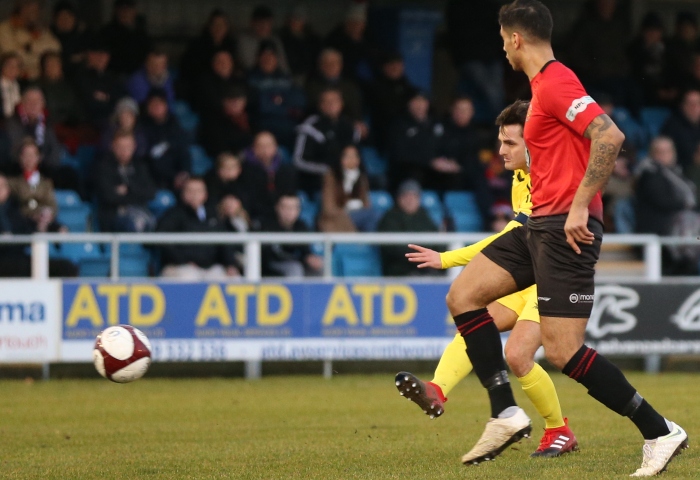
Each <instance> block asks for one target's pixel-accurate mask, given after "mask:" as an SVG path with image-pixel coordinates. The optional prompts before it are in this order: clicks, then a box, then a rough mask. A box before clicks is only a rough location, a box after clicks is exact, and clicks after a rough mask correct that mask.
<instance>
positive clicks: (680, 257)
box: [635, 136, 700, 274]
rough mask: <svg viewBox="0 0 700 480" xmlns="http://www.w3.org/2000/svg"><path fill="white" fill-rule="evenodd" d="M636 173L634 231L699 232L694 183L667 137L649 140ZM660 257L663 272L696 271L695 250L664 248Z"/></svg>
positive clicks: (657, 232)
mask: <svg viewBox="0 0 700 480" xmlns="http://www.w3.org/2000/svg"><path fill="white" fill-rule="evenodd" d="M637 176H638V178H637V184H636V185H637V186H636V192H635V193H636V196H637V214H636V223H637V225H636V229H637V232H638V233H654V234H656V235H662V236H664V235H685V234H687V233H691V232H688V231H687V230H688V229H689V228H690V229H691V230H692V233H691V234H692V235H694V236H697V235H698V234H699V233H700V221H698V214H697V212H695V211H693V210H694V209H695V208H696V207H697V201H696V193H695V186H694V185H693V184H692V182H691V181H690V180H688V179H687V178H686V177H685V176H684V175H683V173H682V171H681V169H680V167H679V166H678V164H677V161H676V151H675V149H674V145H673V140H672V139H671V138H669V137H664V136H660V137H657V138H655V139H654V140H653V141H652V142H651V147H650V150H649V158H646V159H644V160H643V161H642V162H641V163H640V165H639V169H638V171H637ZM688 254H690V255H688ZM690 256H692V260H693V261H689V260H691V258H690ZM663 258H664V270H665V272H664V273H666V274H696V273H697V268H698V265H697V260H698V259H697V251H693V250H691V251H688V250H687V249H682V248H677V247H676V248H668V247H667V248H664V250H663Z"/></svg>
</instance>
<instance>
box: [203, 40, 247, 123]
mask: <svg viewBox="0 0 700 480" xmlns="http://www.w3.org/2000/svg"><path fill="white" fill-rule="evenodd" d="M235 67H236V64H235V62H234V61H233V57H232V56H231V54H230V53H229V52H228V51H226V50H219V51H218V52H216V53H215V54H214V55H213V56H212V60H211V65H210V66H208V68H207V69H204V70H203V72H204V73H202V74H201V76H200V77H199V81H198V82H197V84H196V86H195V87H196V88H195V89H194V90H193V91H192V97H193V101H194V103H193V105H192V106H193V108H194V109H195V110H197V111H198V112H199V114H200V115H201V116H203V117H213V116H216V115H217V114H218V113H219V111H220V110H221V101H222V100H223V99H224V95H225V94H226V91H227V90H229V89H231V88H232V87H239V88H240V87H244V86H245V81H244V80H243V78H241V76H240V75H238V73H237V72H236V68H235Z"/></svg>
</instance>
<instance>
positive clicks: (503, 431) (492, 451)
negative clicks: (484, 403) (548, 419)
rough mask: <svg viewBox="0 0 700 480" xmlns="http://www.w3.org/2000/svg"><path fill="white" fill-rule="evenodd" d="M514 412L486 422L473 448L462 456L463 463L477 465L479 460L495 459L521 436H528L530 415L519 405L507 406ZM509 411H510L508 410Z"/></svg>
mask: <svg viewBox="0 0 700 480" xmlns="http://www.w3.org/2000/svg"><path fill="white" fill-rule="evenodd" d="M511 408H512V409H514V410H515V413H514V414H513V415H510V416H508V417H506V418H502V417H501V415H503V413H502V414H501V415H499V418H492V419H490V420H489V421H488V423H487V424H486V428H485V429H484V433H482V434H481V438H479V441H478V442H476V445H474V448H472V449H471V450H470V451H469V453H467V454H466V455H464V456H463V457H462V463H463V464H465V465H478V464H479V463H481V462H484V461H488V460H493V459H495V458H496V457H497V456H498V455H499V454H500V453H501V452H502V451H503V450H505V449H506V448H508V446H509V445H511V444H513V443H515V442H518V441H520V440H521V439H522V438H523V437H525V438H529V437H530V432H531V431H532V424H531V422H530V417H528V416H527V414H525V411H524V410H523V409H522V408H520V407H509V408H508V409H506V411H504V413H505V412H507V411H508V410H509V409H511ZM508 413H510V412H508Z"/></svg>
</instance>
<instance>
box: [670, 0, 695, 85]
mask: <svg viewBox="0 0 700 480" xmlns="http://www.w3.org/2000/svg"><path fill="white" fill-rule="evenodd" d="M698 33H699V32H698V20H697V17H696V16H695V14H693V13H692V12H678V14H677V15H676V23H675V28H674V33H673V36H672V37H671V38H670V39H669V40H668V43H667V49H666V58H667V77H668V78H669V79H670V80H671V81H672V82H673V84H674V86H675V87H676V88H677V89H679V88H683V86H684V85H685V84H686V83H687V81H688V79H689V77H690V75H691V65H692V64H693V54H694V53H695V52H696V51H697V49H698V48H699V47H700V37H699V36H698Z"/></svg>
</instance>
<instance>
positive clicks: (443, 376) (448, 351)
mask: <svg viewBox="0 0 700 480" xmlns="http://www.w3.org/2000/svg"><path fill="white" fill-rule="evenodd" d="M471 371H472V362H470V361H469V357H468V356H467V346H466V344H465V343H464V339H463V338H462V336H461V335H459V334H457V335H455V338H454V339H452V341H451V342H450V343H449V345H447V347H446V348H445V351H444V352H442V357H440V363H438V366H437V368H436V369H435V376H434V377H433V379H432V380H431V381H432V382H433V383H434V384H435V385H438V386H439V387H440V388H441V389H442V394H443V395H444V396H447V394H448V393H449V392H450V390H452V389H453V388H454V387H455V385H457V384H458V383H459V382H460V381H461V380H462V379H463V378H464V377H466V376H467V375H469V372H471Z"/></svg>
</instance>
